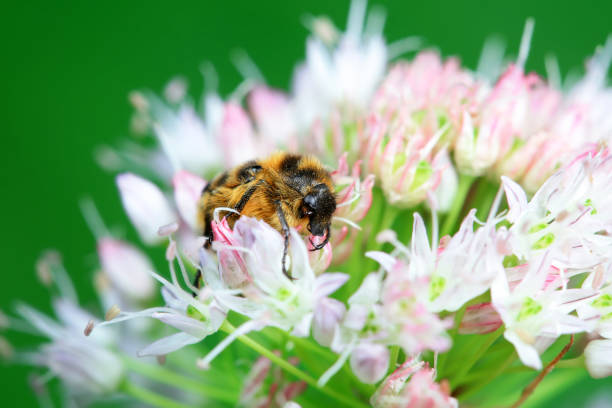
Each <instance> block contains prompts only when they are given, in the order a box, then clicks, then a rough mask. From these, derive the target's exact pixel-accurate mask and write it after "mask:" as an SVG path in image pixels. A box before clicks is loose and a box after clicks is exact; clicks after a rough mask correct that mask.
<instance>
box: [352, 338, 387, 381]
mask: <svg viewBox="0 0 612 408" xmlns="http://www.w3.org/2000/svg"><path fill="white" fill-rule="evenodd" d="M350 363H351V370H353V372H354V373H355V375H356V376H357V378H359V380H361V381H362V382H364V383H366V384H374V383H376V382H378V381H380V380H382V378H383V377H384V376H385V374H386V373H387V368H388V367H389V349H388V348H387V347H385V346H383V345H381V344H372V343H361V344H359V345H358V346H357V347H355V350H353V352H352V353H351V361H350Z"/></svg>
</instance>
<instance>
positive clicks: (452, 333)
mask: <svg viewBox="0 0 612 408" xmlns="http://www.w3.org/2000/svg"><path fill="white" fill-rule="evenodd" d="M466 308H467V303H466V304H464V305H463V306H461V308H460V309H459V310H457V312H456V313H455V318H454V323H453V327H452V328H451V329H450V330H449V331H448V335H449V336H450V337H451V339H452V340H453V343H454V338H455V336H456V334H457V331H458V330H459V325H460V324H461V320H463V315H464V314H465V309H466ZM451 347H452V346H451ZM451 351H452V348H451V350H448V351H447V352H446V353H444V354H440V356H439V357H438V362H437V365H436V367H437V370H436V371H437V372H438V373H444V365H445V363H446V359H447V358H448V355H449V354H450V352H451Z"/></svg>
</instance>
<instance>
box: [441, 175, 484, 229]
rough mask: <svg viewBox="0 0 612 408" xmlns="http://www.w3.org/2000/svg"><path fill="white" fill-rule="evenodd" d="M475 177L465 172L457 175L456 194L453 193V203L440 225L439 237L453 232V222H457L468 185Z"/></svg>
mask: <svg viewBox="0 0 612 408" xmlns="http://www.w3.org/2000/svg"><path fill="white" fill-rule="evenodd" d="M475 179H476V178H475V177H474V176H469V175H466V174H460V175H459V187H458V188H457V194H455V199H454V201H453V205H452V206H451V209H450V211H449V212H448V214H447V215H446V219H445V220H444V224H443V225H442V230H441V232H440V236H441V237H443V236H445V235H449V234H451V233H453V232H455V230H456V229H455V224H457V219H458V218H459V216H460V215H461V209H462V208H463V205H464V204H465V198H466V197H467V194H468V192H469V191H470V187H471V186H472V183H473V182H474V180H475Z"/></svg>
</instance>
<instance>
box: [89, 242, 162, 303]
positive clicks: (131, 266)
mask: <svg viewBox="0 0 612 408" xmlns="http://www.w3.org/2000/svg"><path fill="white" fill-rule="evenodd" d="M98 256H99V257H100V262H101V264H102V269H103V270H104V273H106V275H107V276H108V277H109V279H110V281H111V282H112V284H113V286H115V288H117V289H118V290H119V291H120V292H121V293H122V294H124V295H126V296H128V297H129V298H132V299H137V300H144V299H148V298H150V297H151V296H152V295H153V293H154V290H155V285H154V283H153V278H152V277H151V274H150V271H153V265H152V264H151V262H150V261H149V259H148V258H147V257H146V256H145V255H144V254H143V253H142V252H141V251H139V250H138V249H137V248H135V247H133V246H131V245H129V244H127V243H125V242H122V241H119V240H116V239H112V238H102V239H101V240H100V241H99V242H98Z"/></svg>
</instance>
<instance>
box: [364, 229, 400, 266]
mask: <svg viewBox="0 0 612 408" xmlns="http://www.w3.org/2000/svg"><path fill="white" fill-rule="evenodd" d="M379 237H380V234H379ZM366 256H367V257H368V258H371V259H373V260H375V261H376V262H378V263H379V264H380V266H382V267H383V269H384V270H386V271H390V270H391V269H393V266H394V265H395V264H396V263H397V259H395V258H394V257H392V256H391V255H389V254H387V253H385V252H382V251H369V252H366Z"/></svg>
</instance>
